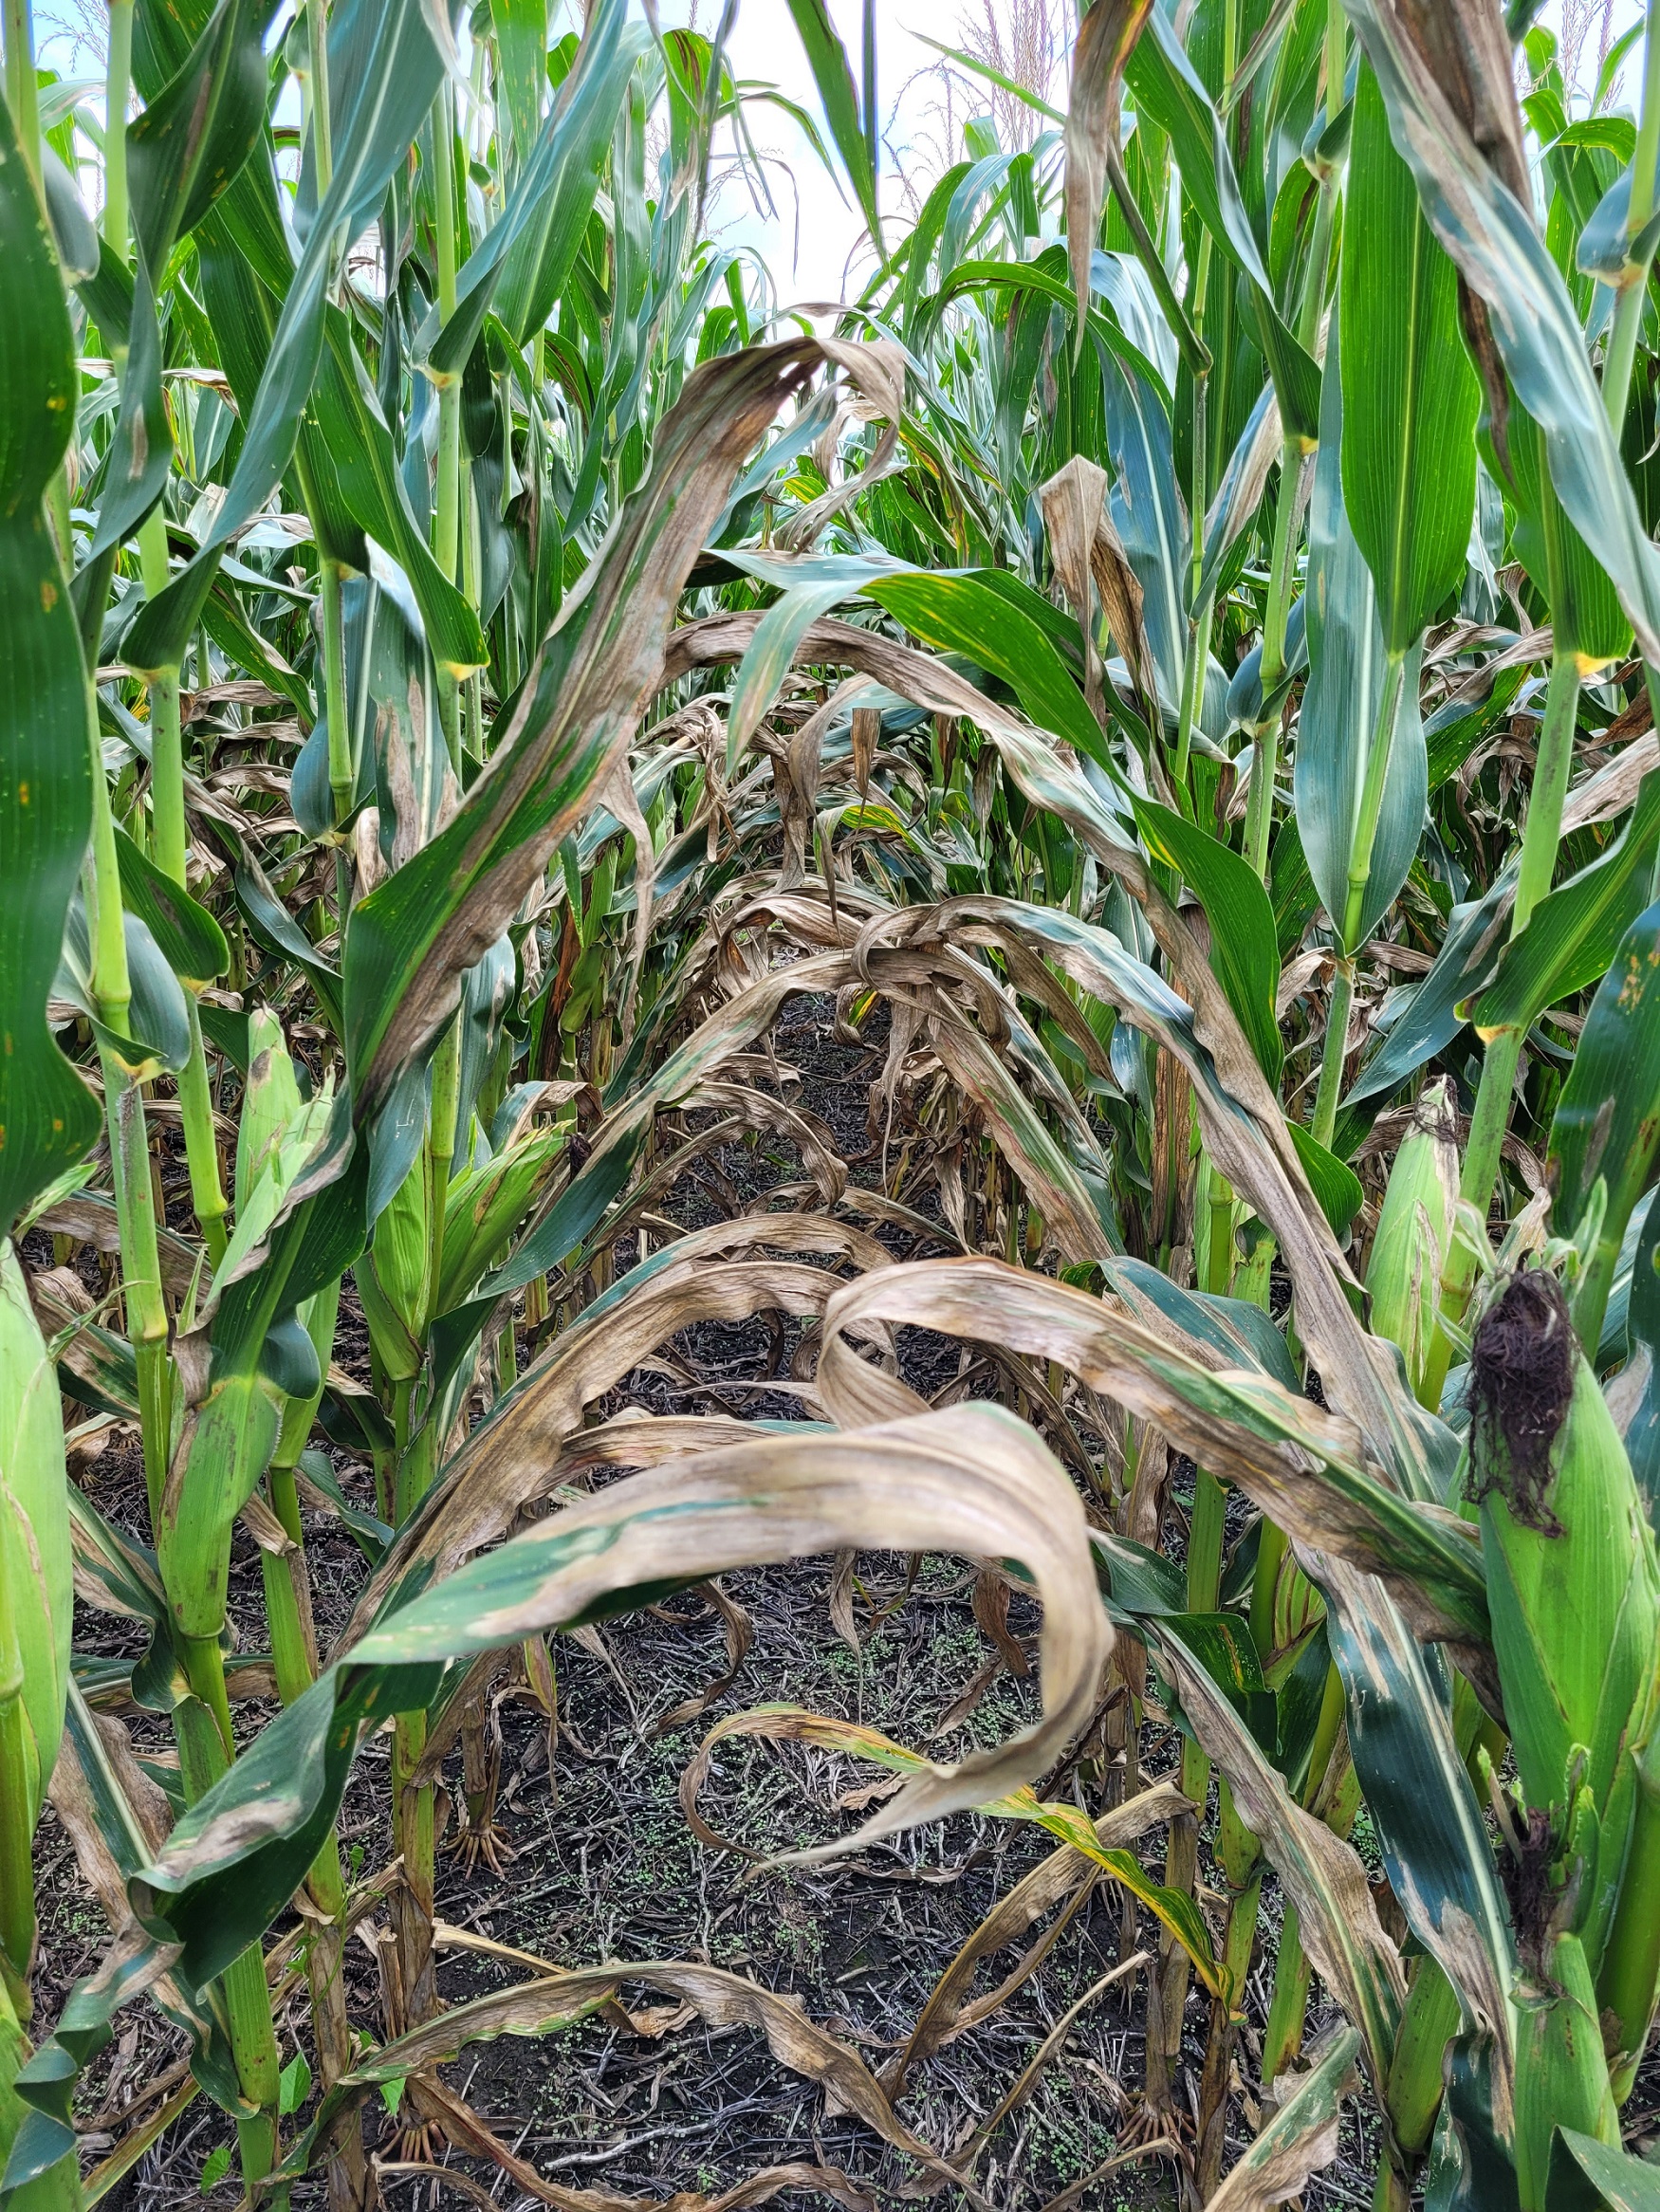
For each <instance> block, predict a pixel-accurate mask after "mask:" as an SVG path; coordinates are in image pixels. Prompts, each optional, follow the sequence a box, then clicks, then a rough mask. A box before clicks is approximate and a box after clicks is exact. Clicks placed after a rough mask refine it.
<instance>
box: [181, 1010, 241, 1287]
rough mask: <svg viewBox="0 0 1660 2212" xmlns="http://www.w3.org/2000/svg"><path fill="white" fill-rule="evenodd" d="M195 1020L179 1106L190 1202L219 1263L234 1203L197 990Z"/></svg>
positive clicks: (192, 1015) (210, 1251)
mask: <svg viewBox="0 0 1660 2212" xmlns="http://www.w3.org/2000/svg"><path fill="white" fill-rule="evenodd" d="M184 1003H185V1012H186V1015H187V1017H188V1018H189V1021H190V1031H191V1049H190V1058H189V1059H188V1060H186V1061H185V1063H184V1066H183V1067H182V1068H181V1069H180V1070H179V1077H178V1106H179V1114H180V1115H181V1117H182V1119H183V1122H184V1155H185V1164H186V1166H187V1167H188V1168H189V1170H190V1178H191V1205H192V1206H193V1207H194V1209H195V1216H196V1224H197V1226H198V1227H199V1228H200V1230H201V1232H202V1242H203V1244H206V1245H207V1247H208V1258H209V1260H210V1261H211V1262H212V1264H213V1265H214V1266H215V1267H217V1266H218V1264H219V1263H220V1261H221V1260H223V1259H224V1257H225V1247H226V1245H227V1244H229V1242H230V1239H229V1237H228V1236H227V1235H226V1233H225V1217H226V1215H227V1214H228V1213H229V1212H230V1210H231V1207H230V1203H229V1201H228V1200H227V1198H226V1196H225V1186H224V1183H223V1181H222V1180H221V1177H220V1173H219V1144H218V1139H217V1137H216V1136H215V1135H214V1133H213V1094H212V1088H211V1086H210V1084H209V1081H208V1056H207V1051H206V1048H205V1046H204V1045H203V1042H202V1017H201V1013H200V1011H199V1009H198V1006H197V1003H196V994H195V993H194V991H192V990H187V991H186V992H185V994H184Z"/></svg>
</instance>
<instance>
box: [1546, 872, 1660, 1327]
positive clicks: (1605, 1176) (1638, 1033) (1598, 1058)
mask: <svg viewBox="0 0 1660 2212" xmlns="http://www.w3.org/2000/svg"><path fill="white" fill-rule="evenodd" d="M1536 918H1537V917H1536ZM1529 926H1530V927H1531V925H1529ZM1657 970H1660V906H1651V907H1650V908H1648V909H1647V911H1646V912H1643V913H1641V914H1639V915H1638V916H1637V919H1636V920H1635V921H1634V922H1633V923H1632V926H1631V928H1630V929H1629V930H1628V931H1626V934H1625V936H1624V937H1623V938H1622V939H1621V941H1620V946H1619V949H1618V950H1617V951H1616V952H1615V954H1614V959H1613V960H1612V961H1611V962H1610V964H1609V969H1608V973H1607V975H1606V976H1604V978H1603V980H1602V984H1601V986H1600V987H1599V988H1598V990H1597V993H1596V996H1595V1000H1593V1002H1592V1006H1591V1011H1590V1014H1589V1015H1588V1016H1587V1017H1586V1022H1585V1026H1584V1028H1583V1030H1582V1031H1581V1032H1580V1036H1579V1046H1578V1050H1577V1052H1576V1053H1575V1055H1574V1064H1573V1067H1572V1068H1571V1069H1570V1071H1569V1074H1568V1079H1567V1082H1566V1083H1565V1084H1564V1085H1563V1087H1562V1094H1561V1097H1559V1100H1558V1101H1557V1111H1556V1115H1555V1117H1554V1118H1553V1120H1552V1122H1551V1137H1550V1153H1549V1167H1550V1170H1551V1171H1552V1180H1553V1183H1554V1185H1555V1191H1556V1195H1555V1198H1554V1200H1553V1207H1554V1210H1555V1215H1556V1220H1557V1224H1558V1228H1559V1233H1561V1234H1564V1235H1568V1236H1572V1235H1574V1234H1575V1233H1576V1231H1577V1228H1578V1226H1579V1224H1580V1221H1581V1218H1582V1217H1583V1215H1584V1213H1585V1210H1586V1207H1587V1206H1588V1205H1589V1203H1590V1200H1591V1197H1592V1194H1593V1191H1594V1190H1595V1189H1596V1187H1597V1186H1598V1185H1600V1186H1601V1189H1602V1192H1603V1203H1602V1210H1601V1213H1600V1216H1599V1226H1598V1228H1597V1232H1596V1241H1595V1247H1594V1249H1593V1250H1592V1251H1590V1252H1588V1253H1587V1254H1585V1256H1584V1257H1585V1263H1586V1271H1585V1276H1584V1279H1583V1281H1582V1282H1581V1284H1580V1286H1579V1288H1578V1289H1577V1291H1576V1293H1575V1298H1574V1320H1575V1325H1576V1326H1577V1329H1578V1330H1579V1332H1580V1337H1581V1341H1582V1342H1586V1343H1589V1344H1590V1345H1591V1346H1592V1348H1593V1350H1595V1344H1596V1340H1597V1337H1598V1336H1599V1334H1600V1332H1601V1327H1602V1314H1603V1309H1604V1308H1605V1307H1606V1304H1607V1301H1608V1293H1609V1286H1610V1284H1611V1283H1612V1281H1613V1280H1614V1265H1615V1263H1616V1262H1617V1260H1618V1258H1619V1251H1620V1246H1621V1244H1622V1243H1623V1241H1624V1239H1625V1233H1626V1225H1627V1224H1628V1222H1629V1221H1630V1220H1631V1218H1632V1210H1633V1208H1634V1207H1635V1206H1636V1204H1637V1201H1638V1199H1639V1198H1640V1197H1641V1196H1642V1194H1643V1192H1644V1190H1645V1189H1647V1188H1648V1187H1649V1184H1650V1183H1651V1180H1652V1178H1653V1169H1654V1161H1655V1156H1656V1153H1657V1152H1660V973H1657Z"/></svg>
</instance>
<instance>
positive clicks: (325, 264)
mask: <svg viewBox="0 0 1660 2212" xmlns="http://www.w3.org/2000/svg"><path fill="white" fill-rule="evenodd" d="M442 74H443V59H442V56H441V54H440V52H439V49H438V47H437V46H436V45H434V43H433V34H432V30H431V28H430V26H429V24H428V21H427V18H426V15H425V13H424V11H423V10H422V9H419V8H414V7H412V8H382V7H380V6H379V5H378V0H344V4H343V5H341V6H339V7H336V8H335V9H332V10H331V12H330V18H329V92H330V105H331V108H332V110H333V143H334V161H335V168H334V175H333V178H332V179H331V181H330V184H329V188H328V191H327V193H326V194H325V195H324V197H323V204H322V205H321V207H319V208H318V209H317V210H316V212H315V213H314V214H313V216H312V220H311V226H310V229H309V230H308V231H307V233H306V238H305V244H304V249H303V251H302V253H301V256H300V260H299V262H298V264H297V265H296V267H295V268H294V273H293V278H292V281H291V282H290V283H289V284H288V286H287V288H286V294H285V296H284V298H283V304H282V310H281V313H280V314H279V316H278V319H277V323H276V327H275V329H274V330H273V332H272V333H271V338H270V343H269V349H268V353H267V359H266V361H265V365H264V369H263V372H262V374H261V377H260V383H259V390H258V393H257V395H256V396H255V399H254V402H253V405H252V407H251V408H249V410H248V412H247V414H246V416H245V418H244V421H243V426H242V450H241V452H240V454H239V455H238V458H237V463H236V468H235V471H234V473H233V474H232V476H231V483H230V485H229V487H228V488H227V491H226V495H225V498H224V500H223V502H222V503H221V505H220V507H219V509H218V512H217V513H216V514H215V516H214V518H213V522H212V527H211V529H210V530H209V532H208V534H207V536H206V537H205V538H204V539H203V541H202V544H201V549H200V551H199V552H198V553H197V554H196V555H195V557H194V560H193V561H192V562H190V563H189V565H188V566H187V567H186V568H185V570H184V571H183V573H182V574H181V575H179V576H177V577H175V579H174V581H173V582H172V583H171V584H170V585H169V586H168V588H167V590H166V591H165V592H164V593H162V594H161V595H160V597H159V599H157V600H156V601H155V602H154V603H153V605H152V606H151V607H150V608H148V609H147V610H146V611H145V613H144V615H143V616H141V617H140V618H139V622H138V624H135V626H134V634H133V636H131V637H130V638H129V649H130V652H131V654H132V655H133V656H135V657H134V663H133V664H134V665H135V666H137V667H139V668H142V669H145V670H149V669H153V668H159V667H166V666H176V665H177V656H178V654H179V653H180V652H181V651H182V647H183V643H184V641H185V640H186V639H188V637H189V636H190V633H191V630H192V629H193V628H194V625H195V622H196V619H197V618H198V616H199V614H200V611H201V608H202V605H203V602H204V601H205V600H206V599H207V595H208V592H209V590H210V588H211V586H212V579H213V575H214V572H215V570H216V568H217V565H218V561H219V557H220V555H221V553H222V552H223V550H224V548H225V546H226V545H227V544H229V542H230V540H231V536H232V535H233V534H234V532H236V531H237V530H239V529H240V528H241V527H242V526H243V525H244V524H246V523H247V522H249V520H251V518H252V517H253V516H254V515H255V514H257V513H258V512H259V510H260V508H261V507H263V506H264V505H265V503H266V501H267V499H268V498H269V497H270V495H271V493H272V492H273V491H274V490H275V489H276V488H277V486H278V483H279V482H280V480H281V478H282V474H283V470H285V469H286V467H287V464H288V458H289V455H290V454H291V453H292V452H293V451H294V443H295V438H296V436H297V434H298V432H299V427H300V423H301V419H302V416H303V415H304V411H305V406H306V402H307V400H308V399H309V397H310V396H311V390H312V386H313V384H314V383H315V382H316V380H317V375H318V370H319V367H320V365H321V362H322V358H323V342H324V333H325V315H324V310H325V307H326V304H327V300H326V294H327V285H328V281H329V277H330V274H331V271H332V269H333V266H334V261H335V256H336V253H337V250H338V248H339V244H340V241H341V238H342V237H355V236H356V235H357V233H358V232H359V231H360V230H361V229H362V227H363V225H364V224H365V223H366V222H367V221H368V220H369V218H370V217H371V216H372V215H373V214H375V213H376V212H377V211H378V207H379V204H380V201H381V197H382V195H383V194H384V193H385V191H386V187H387V184H388V182H389V180H390V178H391V176H392V173H393V171H394V169H395V168H397V165H398V164H399V163H401V162H402V161H403V160H405V158H406V157H407V156H408V153H409V149H410V147H411V145H412V144H413V142H414V140H415V137H416V135H417V134H418V132H419V130H420V128H421V125H422V123H423V122H424V121H425V120H426V117H427V113H428V111H429V109H430V108H431V107H432V104H433V96H434V94H435V93H436V91H437V89H438V84H439V82H440V80H441V77H442ZM135 519H137V518H135ZM169 654H171V655H172V658H171V659H169V658H168V657H167V656H168V655H169ZM474 665H476V664H474Z"/></svg>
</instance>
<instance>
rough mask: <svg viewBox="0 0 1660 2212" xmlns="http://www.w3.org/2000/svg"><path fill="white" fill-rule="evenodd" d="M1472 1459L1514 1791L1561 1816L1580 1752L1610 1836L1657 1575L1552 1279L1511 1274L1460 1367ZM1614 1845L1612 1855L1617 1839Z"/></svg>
mask: <svg viewBox="0 0 1660 2212" xmlns="http://www.w3.org/2000/svg"><path fill="white" fill-rule="evenodd" d="M1469 1449H1470V1472H1471V1476H1472V1482H1471V1485H1470V1489H1471V1495H1472V1496H1473V1497H1474V1498H1476V1499H1477V1500H1478V1501H1479V1502H1480V1506H1481V1522H1482V1550H1483V1556H1484V1558H1485V1565H1486V1571H1487V1598H1488V1605H1489V1608H1490V1611H1491V1616H1492V1626H1493V1648H1494V1651H1495V1654H1496V1656H1497V1660H1498V1666H1499V1678H1500V1682H1501V1684H1502V1686H1503V1695H1504V1712H1505V1717H1506V1719H1507V1721H1508V1724H1509V1728H1510V1734H1511V1737H1512V1739H1513V1741H1514V1743H1515V1747H1516V1763H1517V1768H1518V1771H1519V1773H1520V1775H1521V1778H1522V1793H1523V1795H1524V1797H1525V1798H1526V1802H1527V1804H1528V1806H1529V1808H1534V1809H1540V1810H1543V1809H1546V1808H1549V1807H1552V1806H1556V1807H1559V1808H1564V1807H1565V1806H1566V1805H1567V1804H1568V1803H1569V1801H1570V1799H1571V1798H1572V1797H1573V1796H1575V1795H1576V1794H1577V1788H1576V1786H1575V1785H1574V1784H1571V1783H1570V1780H1569V1770H1570V1766H1571V1765H1572V1764H1573V1762H1574V1760H1575V1753H1576V1747H1580V1748H1581V1750H1582V1754H1583V1760H1584V1773H1583V1781H1584V1783H1585V1785H1586V1786H1587V1787H1588V1788H1589V1790H1590V1792H1591V1797H1592V1801H1593V1803H1594V1804H1595V1808H1596V1812H1597V1815H1598V1816H1599V1818H1600V1820H1601V1822H1602V1825H1603V1831H1604V1835H1605V1837H1606V1836H1607V1834H1608V1831H1609V1827H1610V1821H1611V1815H1612V1814H1613V1813H1614V1811H1615V1810H1616V1806H1615V1799H1616V1798H1618V1799H1619V1800H1620V1801H1622V1802H1623V1805H1624V1810H1625V1822H1626V1824H1627V1826H1629V1821H1630V1816H1631V1810H1632V1797H1633V1795H1634V1784H1635V1776H1634V1772H1633V1761H1632V1748H1633V1742H1634V1740H1635V1732H1636V1731H1637V1730H1640V1729H1642V1727H1643V1724H1644V1720H1645V1716H1646V1714H1647V1711H1648V1707H1649V1704H1650V1700H1651V1692H1652V1684H1653V1677H1654V1666H1655V1643H1656V1636H1657V1635H1660V1576H1657V1575H1656V1569H1655V1559H1654V1544H1653V1538H1652V1536H1651V1531H1650V1529H1649V1525H1648V1521H1647V1519H1646V1517H1645V1515H1644V1512H1643V1506H1642V1501H1641V1499H1640V1498H1639V1496H1638V1494H1637V1487H1636V1484H1635V1483H1634V1482H1633V1481H1632V1470H1631V1465H1630V1462H1629V1461H1628V1460H1627V1458H1626V1452H1625V1447H1624V1444H1623V1443H1622V1442H1621V1439H1620V1435H1619V1431H1618V1429H1616V1428H1615V1427H1614V1420H1613V1417H1612V1415H1611V1414H1610V1412H1609V1410H1608V1407H1607V1404H1606V1402H1605V1401H1604V1398H1603V1395H1602V1392H1601V1391H1600V1389H1599V1388H1598V1387H1597V1382H1596V1377H1595V1374H1594V1373H1592V1371H1591V1368H1590V1367H1589V1365H1588V1364H1587V1362H1586V1361H1585V1359H1584V1357H1583V1356H1582V1355H1581V1354H1580V1352H1579V1349H1578V1344H1577V1339H1576V1337H1575V1335H1574V1330H1573V1325H1572V1322H1571V1320H1570V1318H1569V1315H1568V1308H1567V1303H1566V1300H1564V1298H1563V1295H1562V1291H1561V1288H1560V1285H1559V1283H1558V1282H1557V1281H1556V1279H1555V1277H1554V1276H1551V1275H1548V1274H1545V1273H1542V1272H1539V1271H1532V1272H1528V1273H1524V1274H1519V1275H1516V1276H1513V1277H1512V1278H1511V1280H1510V1281H1509V1282H1508V1284H1507V1285H1506V1286H1505V1288H1504V1290H1503V1293H1502V1295H1501V1296H1500V1297H1499V1298H1498V1299H1497V1300H1495V1301H1494V1302H1493V1303H1492V1304H1491V1305H1490V1306H1489V1308H1488V1309H1487V1312H1486V1315H1485V1318H1484V1319H1483V1321H1482V1324H1481V1327H1480V1329H1479V1330H1478V1332H1477V1336H1476V1340H1475V1346H1474V1351H1473V1354H1472V1359H1471V1428H1470V1447H1469ZM1616 1784H1617V1787H1616ZM1617 1846H1618V1849H1619V1851H1620V1852H1621V1853H1623V1851H1624V1834H1623V1833H1622V1834H1621V1835H1620V1836H1619V1837H1618V1838H1617Z"/></svg>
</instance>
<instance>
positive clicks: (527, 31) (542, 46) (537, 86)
mask: <svg viewBox="0 0 1660 2212" xmlns="http://www.w3.org/2000/svg"><path fill="white" fill-rule="evenodd" d="M489 14H490V28H491V29H492V30H493V31H494V32H495V39H496V66H497V68H498V70H499V71H500V78H499V82H500V84H501V88H502V97H503V99H504V100H505V101H506V103H507V121H508V128H509V130H510V131H511V134H512V145H513V155H514V158H515V159H516V160H517V161H518V163H519V164H520V166H521V167H523V165H524V162H525V160H526V157H527V156H528V154H529V152H530V149H531V147H532V146H533V145H534V144H535V142H536V132H537V127H538V125H539V124H540V123H541V120H542V107H543V102H544V101H545V100H546V98H547V0H490V10H489Z"/></svg>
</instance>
